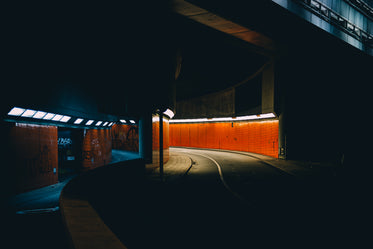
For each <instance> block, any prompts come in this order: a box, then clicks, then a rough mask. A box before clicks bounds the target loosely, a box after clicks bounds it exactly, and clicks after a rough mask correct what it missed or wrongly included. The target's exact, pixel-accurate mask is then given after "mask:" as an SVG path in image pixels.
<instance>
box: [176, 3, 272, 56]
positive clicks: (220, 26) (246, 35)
mask: <svg viewBox="0 0 373 249" xmlns="http://www.w3.org/2000/svg"><path fill="white" fill-rule="evenodd" d="M172 9H173V11H175V12H176V13H178V14H180V15H182V16H185V17H187V18H190V19H192V20H194V21H196V22H199V23H201V24H204V25H206V26H208V27H211V28H213V29H216V30H218V31H221V32H223V33H226V34H229V35H231V36H233V37H236V38H239V39H241V40H243V41H245V42H248V43H250V44H253V45H255V46H257V47H259V48H262V49H264V51H265V52H266V53H267V54H270V53H271V52H274V51H275V50H276V45H275V42H274V41H273V40H272V39H270V38H269V37H267V36H265V35H263V34H261V33H258V32H256V31H254V30H252V29H249V28H247V27H244V26H243V25H240V24H238V23H235V22H233V21H231V20H228V19H226V18H224V17H222V16H219V15H217V14H214V13H212V12H211V11H208V10H206V9H203V8H201V7H199V6H197V5H195V4H192V3H189V2H187V1H184V0H173V1H172ZM258 51H259V50H258Z"/></svg>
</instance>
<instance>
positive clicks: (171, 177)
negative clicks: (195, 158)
mask: <svg viewBox="0 0 373 249" xmlns="http://www.w3.org/2000/svg"><path fill="white" fill-rule="evenodd" d="M191 167H192V159H191V158H190V157H188V156H186V155H185V154H181V153H177V152H170V159H169V160H168V162H167V163H165V164H164V165H163V177H164V181H166V182H169V181H175V180H178V179H180V178H182V177H183V176H184V175H186V174H187V173H188V171H189V169H190V168H191ZM148 178H149V179H150V180H156V181H157V180H159V181H160V169H159V167H158V168H156V169H155V170H154V171H153V172H151V173H150V174H149V175H148Z"/></svg>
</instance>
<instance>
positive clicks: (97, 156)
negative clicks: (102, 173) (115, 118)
mask: <svg viewBox="0 0 373 249" xmlns="http://www.w3.org/2000/svg"><path fill="white" fill-rule="evenodd" d="M111 148H112V142H111V130H110V129H87V130H85V133H84V138H83V162H82V166H83V168H84V169H93V168H97V167H100V166H104V165H105V164H108V163H109V162H110V161H111Z"/></svg>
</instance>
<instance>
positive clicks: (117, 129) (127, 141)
mask: <svg viewBox="0 0 373 249" xmlns="http://www.w3.org/2000/svg"><path fill="white" fill-rule="evenodd" d="M111 138H112V143H113V144H112V146H113V149H119V150H127V151H134V152H139V132H138V127H137V126H135V125H123V124H114V125H113V126H112V127H111Z"/></svg>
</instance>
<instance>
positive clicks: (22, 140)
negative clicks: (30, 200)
mask: <svg viewBox="0 0 373 249" xmlns="http://www.w3.org/2000/svg"><path fill="white" fill-rule="evenodd" d="M57 140H58V135H57V127H56V126H47V125H34V124H21V123H15V124H14V125H12V126H11V127H10V130H9V146H10V153H11V155H8V156H11V157H12V160H13V163H14V164H13V167H15V177H16V192H24V191H27V190H31V189H35V188H40V187H43V186H47V185H51V184H55V183H57V181H58V145H57Z"/></svg>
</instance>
